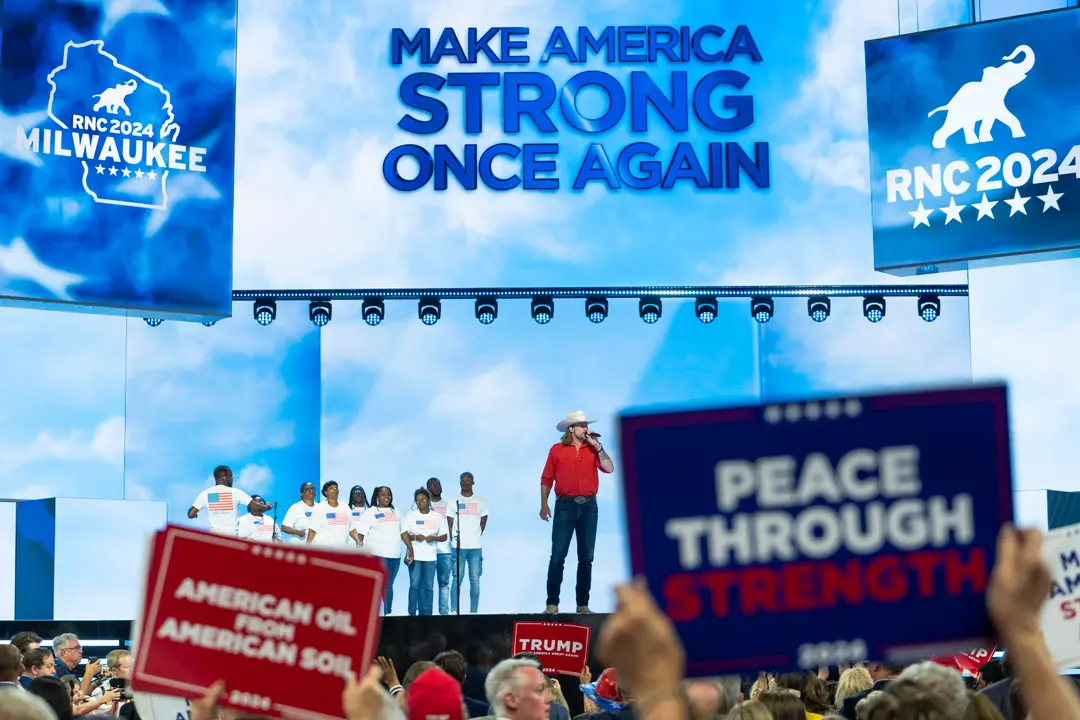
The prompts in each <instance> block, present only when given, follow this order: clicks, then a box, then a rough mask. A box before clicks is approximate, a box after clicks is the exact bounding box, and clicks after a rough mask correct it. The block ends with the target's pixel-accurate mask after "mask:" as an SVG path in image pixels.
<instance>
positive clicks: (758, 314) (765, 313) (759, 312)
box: [750, 295, 773, 323]
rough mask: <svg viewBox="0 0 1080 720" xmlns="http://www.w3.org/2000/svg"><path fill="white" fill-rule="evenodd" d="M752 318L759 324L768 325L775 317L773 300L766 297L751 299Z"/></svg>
mask: <svg viewBox="0 0 1080 720" xmlns="http://www.w3.org/2000/svg"><path fill="white" fill-rule="evenodd" d="M750 316H751V317H753V318H754V319H755V320H757V321H758V322H759V323H767V322H769V321H770V320H772V316H773V299H772V298H771V297H767V296H765V295H759V296H758V297H752V298H750Z"/></svg>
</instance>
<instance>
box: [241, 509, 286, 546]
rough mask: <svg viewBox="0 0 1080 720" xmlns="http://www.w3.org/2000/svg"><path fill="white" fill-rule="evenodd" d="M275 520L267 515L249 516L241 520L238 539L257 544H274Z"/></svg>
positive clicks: (249, 514)
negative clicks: (252, 541)
mask: <svg viewBox="0 0 1080 720" xmlns="http://www.w3.org/2000/svg"><path fill="white" fill-rule="evenodd" d="M276 530H277V526H276V525H274V519H273V518H269V517H267V516H265V515H252V514H251V513H248V514H247V515H245V516H243V517H242V518H240V529H239V531H238V532H237V537H239V538H240V539H241V540H254V541H255V542H267V543H269V542H274V535H275V531H276Z"/></svg>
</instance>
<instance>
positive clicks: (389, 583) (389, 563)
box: [379, 558, 401, 615]
mask: <svg viewBox="0 0 1080 720" xmlns="http://www.w3.org/2000/svg"><path fill="white" fill-rule="evenodd" d="M379 559H380V560H382V561H383V565H385V566H386V572H387V578H386V594H385V596H384V597H383V615H389V614H390V609H391V608H392V607H393V605H394V578H396V577H397V574H398V570H400V569H401V558H379Z"/></svg>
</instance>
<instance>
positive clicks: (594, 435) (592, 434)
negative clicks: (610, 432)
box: [588, 430, 600, 438]
mask: <svg viewBox="0 0 1080 720" xmlns="http://www.w3.org/2000/svg"><path fill="white" fill-rule="evenodd" d="M588 435H589V437H594V438H598V437H600V433H598V432H596V431H595V430H589V431H588Z"/></svg>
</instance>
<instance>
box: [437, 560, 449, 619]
mask: <svg viewBox="0 0 1080 720" xmlns="http://www.w3.org/2000/svg"><path fill="white" fill-rule="evenodd" d="M450 567H451V562H450V553H439V554H438V555H436V556H435V574H436V576H437V577H438V579H439V614H440V615H449V614H450V575H451V570H450Z"/></svg>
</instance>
